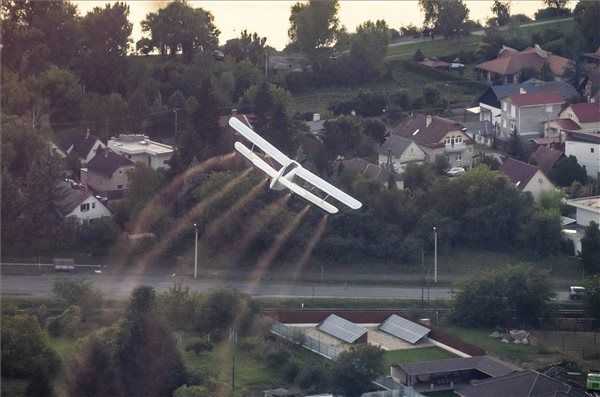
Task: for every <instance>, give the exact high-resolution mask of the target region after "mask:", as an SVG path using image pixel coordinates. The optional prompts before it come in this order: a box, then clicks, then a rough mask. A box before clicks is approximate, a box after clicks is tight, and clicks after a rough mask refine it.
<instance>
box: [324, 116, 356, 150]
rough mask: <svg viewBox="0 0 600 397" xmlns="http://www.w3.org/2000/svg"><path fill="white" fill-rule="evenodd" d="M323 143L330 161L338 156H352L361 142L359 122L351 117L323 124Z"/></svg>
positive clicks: (343, 117)
mask: <svg viewBox="0 0 600 397" xmlns="http://www.w3.org/2000/svg"><path fill="white" fill-rule="evenodd" d="M324 128H325V131H324V133H323V134H324V136H323V143H324V145H325V148H326V150H327V152H328V154H329V158H330V159H334V158H335V157H336V156H338V155H349V156H352V155H353V154H354V153H355V150H356V148H357V147H358V146H359V145H360V142H361V140H362V126H361V123H360V120H359V119H357V118H356V117H352V116H341V117H338V118H337V119H336V120H328V121H326V122H325V124H324Z"/></svg>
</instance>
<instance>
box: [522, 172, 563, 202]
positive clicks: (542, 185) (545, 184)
mask: <svg viewBox="0 0 600 397" xmlns="http://www.w3.org/2000/svg"><path fill="white" fill-rule="evenodd" d="M552 190H556V187H555V186H554V184H553V183H552V182H550V180H549V179H548V178H547V177H546V175H544V173H543V172H542V171H539V170H538V171H537V172H536V173H535V175H534V176H533V178H531V180H530V181H529V183H528V184H527V185H526V186H525V187H524V188H523V191H524V192H529V193H531V195H532V196H533V198H534V199H535V201H538V200H539V199H540V196H541V195H542V193H544V192H548V191H552Z"/></svg>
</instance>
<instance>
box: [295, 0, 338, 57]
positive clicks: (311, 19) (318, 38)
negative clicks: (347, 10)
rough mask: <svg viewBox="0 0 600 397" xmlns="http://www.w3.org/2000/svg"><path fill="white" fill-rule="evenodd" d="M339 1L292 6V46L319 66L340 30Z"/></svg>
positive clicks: (313, 2)
mask: <svg viewBox="0 0 600 397" xmlns="http://www.w3.org/2000/svg"><path fill="white" fill-rule="evenodd" d="M338 10H339V3H338V0H323V1H320V0H310V1H309V2H308V3H296V4H294V5H293V6H292V11H291V15H290V29H289V30H288V35H289V37H290V40H291V41H292V44H293V45H294V46H296V47H297V48H298V49H299V50H300V51H302V52H304V53H305V54H306V55H307V56H308V57H309V58H310V59H311V60H312V61H313V62H315V63H316V64H317V65H318V64H319V63H320V62H322V61H323V60H324V59H325V58H327V56H328V55H329V53H330V51H331V46H332V45H333V44H334V41H335V38H336V32H337V30H338V28H339V19H338V16H337V14H338Z"/></svg>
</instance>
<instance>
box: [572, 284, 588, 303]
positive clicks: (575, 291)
mask: <svg viewBox="0 0 600 397" xmlns="http://www.w3.org/2000/svg"><path fill="white" fill-rule="evenodd" d="M584 295H585V288H584V287H579V286H576V285H572V286H570V287H569V299H570V300H580V299H583V296H584Z"/></svg>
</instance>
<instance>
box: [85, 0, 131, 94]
mask: <svg viewBox="0 0 600 397" xmlns="http://www.w3.org/2000/svg"><path fill="white" fill-rule="evenodd" d="M128 17H129V6H128V5H126V4H125V3H124V2H116V3H114V4H106V5H105V6H104V8H101V7H94V9H93V10H92V11H90V12H88V13H87V14H86V16H85V17H83V18H82V20H81V30H82V41H83V42H82V51H81V53H80V54H79V57H78V64H79V67H78V68H79V70H80V73H81V79H82V81H83V83H84V85H85V87H86V88H87V89H88V90H90V91H94V92H98V93H101V94H108V93H111V92H124V86H125V81H124V80H123V78H124V76H125V75H126V69H127V58H126V56H127V50H128V49H129V44H130V42H131V40H130V39H129V36H130V35H131V31H132V27H133V25H132V24H131V22H129V20H128Z"/></svg>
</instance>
